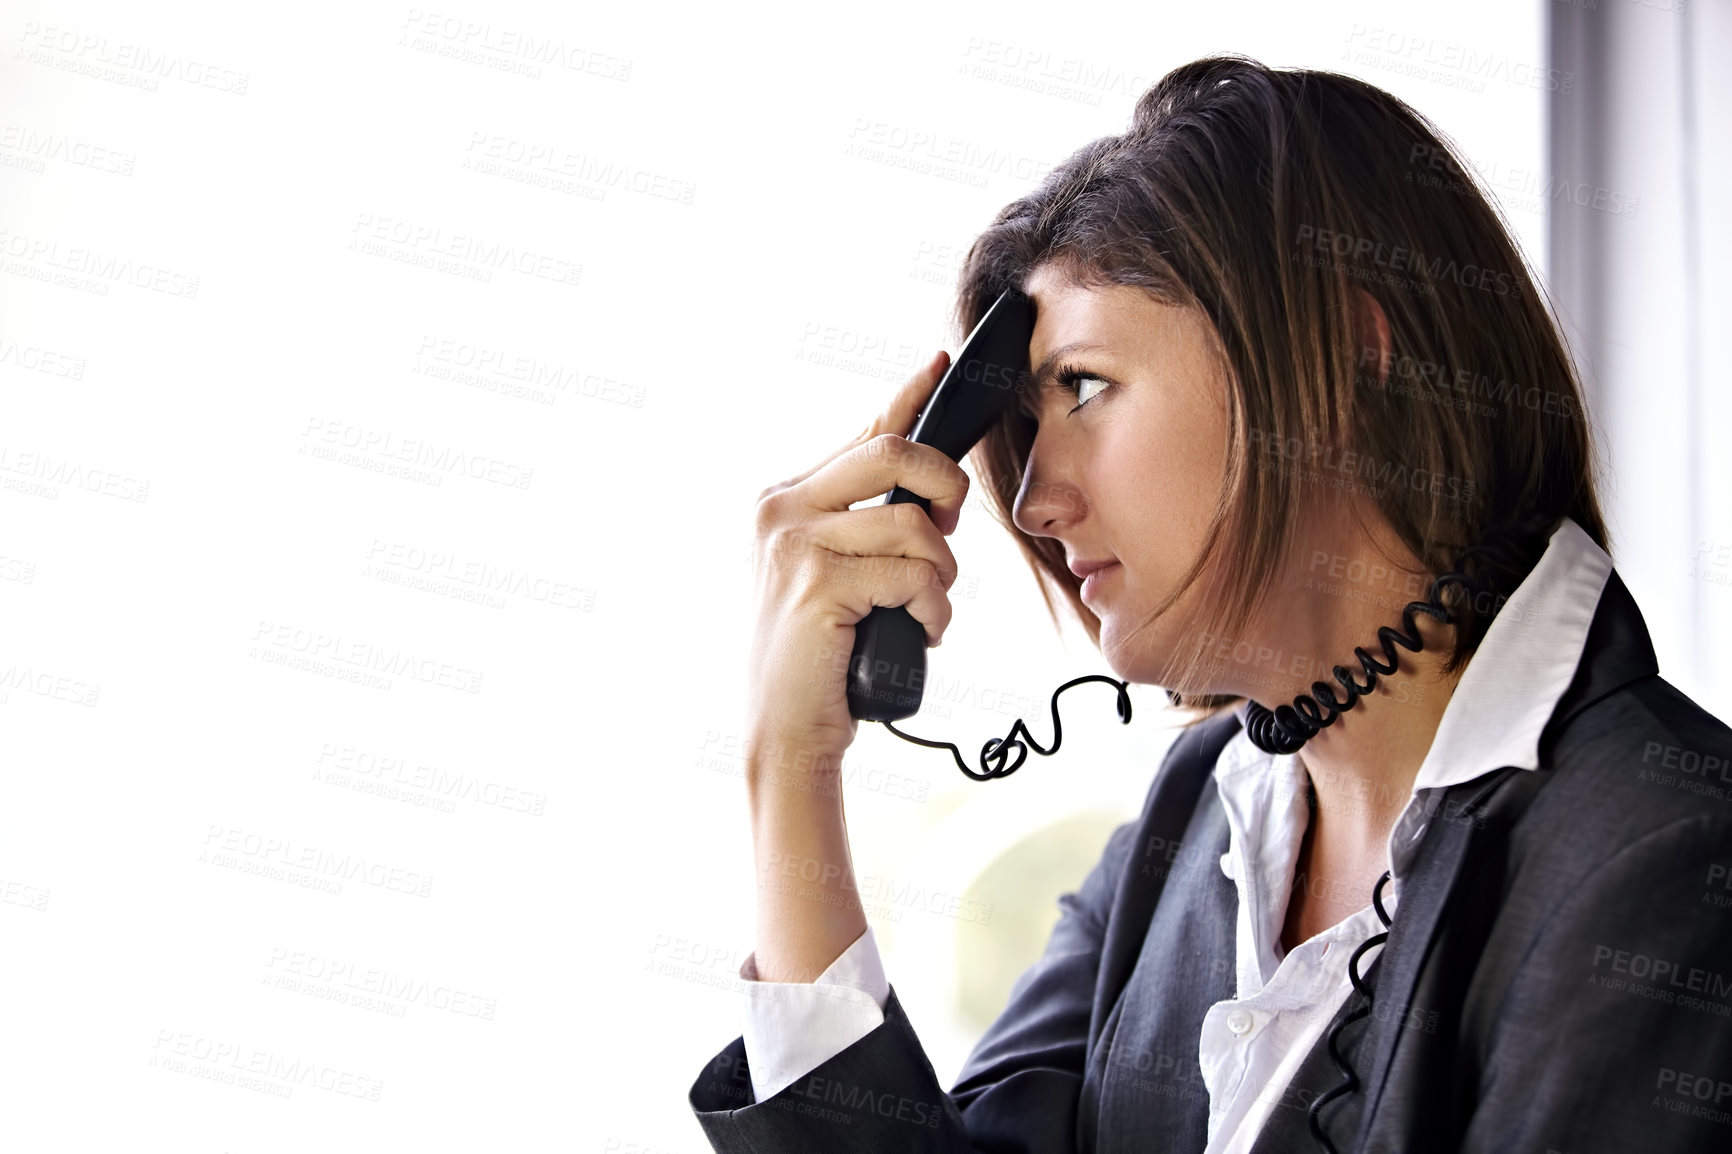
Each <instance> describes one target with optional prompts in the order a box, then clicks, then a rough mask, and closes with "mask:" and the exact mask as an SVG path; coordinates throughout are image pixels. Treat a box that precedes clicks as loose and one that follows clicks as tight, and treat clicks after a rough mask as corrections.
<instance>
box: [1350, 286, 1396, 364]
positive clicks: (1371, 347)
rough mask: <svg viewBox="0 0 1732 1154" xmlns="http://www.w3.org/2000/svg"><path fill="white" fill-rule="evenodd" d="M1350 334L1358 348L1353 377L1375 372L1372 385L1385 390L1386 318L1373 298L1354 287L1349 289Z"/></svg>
mask: <svg viewBox="0 0 1732 1154" xmlns="http://www.w3.org/2000/svg"><path fill="white" fill-rule="evenodd" d="M1353 332H1354V339H1355V341H1356V342H1357V344H1358V346H1359V353H1358V360H1357V361H1356V362H1355V364H1354V366H1353V375H1354V376H1355V377H1356V378H1357V377H1358V376H1359V375H1360V374H1362V373H1364V374H1369V373H1371V372H1372V371H1373V370H1375V376H1374V377H1373V378H1372V380H1373V383H1374V384H1375V385H1376V387H1377V388H1379V389H1382V388H1385V387H1387V386H1388V384H1389V361H1390V357H1391V355H1392V354H1391V349H1392V347H1393V344H1392V342H1391V341H1390V339H1389V318H1388V317H1387V316H1386V315H1384V312H1383V306H1382V305H1380V304H1378V303H1377V298H1376V297H1374V296H1372V295H1371V294H1370V293H1368V292H1366V291H1365V290H1364V289H1362V288H1360V287H1359V286H1358V285H1354V286H1353Z"/></svg>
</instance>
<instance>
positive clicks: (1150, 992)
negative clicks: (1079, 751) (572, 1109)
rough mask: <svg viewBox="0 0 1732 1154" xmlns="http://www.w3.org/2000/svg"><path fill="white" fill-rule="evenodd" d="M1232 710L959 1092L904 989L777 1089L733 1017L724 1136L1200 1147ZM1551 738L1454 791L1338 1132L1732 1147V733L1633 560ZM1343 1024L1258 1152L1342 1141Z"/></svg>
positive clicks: (1438, 816)
mask: <svg viewBox="0 0 1732 1154" xmlns="http://www.w3.org/2000/svg"><path fill="white" fill-rule="evenodd" d="M1238 727H1239V722H1238V719H1237V718H1236V717H1235V716H1234V714H1233V713H1231V712H1222V713H1218V714H1216V715H1214V716H1213V717H1211V718H1209V719H1207V720H1205V721H1202V722H1200V723H1198V724H1196V725H1194V726H1192V727H1190V728H1189V729H1187V730H1186V731H1185V732H1184V733H1183V734H1182V735H1181V736H1180V738H1179V740H1178V741H1177V742H1175V743H1174V745H1173V748H1172V749H1171V751H1170V752H1169V753H1168V755H1167V758H1166V760H1165V761H1164V762H1163V764H1162V768H1161V771H1160V772H1159V773H1158V774H1157V775H1156V776H1155V779H1154V783H1153V785H1152V786H1151V788H1150V791H1149V795H1148V800H1147V803H1146V805H1145V806H1144V809H1143V813H1142V816H1141V817H1140V818H1139V819H1138V820H1136V821H1133V822H1128V823H1126V824H1124V825H1122V826H1120V827H1119V828H1118V829H1117V830H1115V831H1114V832H1113V834H1112V835H1111V837H1110V838H1109V839H1108V841H1107V845H1106V850H1105V852H1104V853H1103V854H1102V856H1101V860H1100V862H1099V864H1097V865H1096V866H1095V868H1094V870H1093V871H1092V872H1091V873H1090V874H1089V876H1088V877H1087V879H1085V880H1084V882H1083V883H1082V885H1081V886H1080V887H1079V888H1078V889H1077V890H1076V891H1075V892H1074V893H1069V894H1066V895H1064V896H1063V897H1062V898H1060V899H1059V906H1060V908H1061V910H1062V917H1061V918H1060V920H1059V923H1058V925H1057V927H1056V928H1055V929H1054V930H1053V934H1052V938H1051V940H1050V941H1049V942H1048V944H1047V947H1046V951H1045V953H1044V954H1043V955H1042V957H1041V958H1040V960H1039V961H1037V962H1036V963H1035V964H1034V965H1033V966H1032V967H1030V968H1029V969H1028V970H1027V971H1026V972H1025V973H1024V974H1023V975H1022V976H1021V977H1020V978H1019V979H1018V980H1017V983H1016V985H1015V987H1014V988H1013V990H1012V992H1011V996H1010V1001H1009V1004H1008V1005H1006V1007H1005V1009H1004V1012H1003V1014H1001V1015H1000V1016H999V1018H998V1020H997V1021H995V1022H994V1023H993V1024H992V1026H991V1027H990V1028H988V1030H987V1031H986V1033H985V1035H984V1036H983V1037H982V1038H981V1040H980V1042H979V1044H978V1045H977V1046H976V1048H975V1050H974V1052H973V1053H972V1054H971V1055H970V1056H969V1059H968V1061H967V1063H966V1064H965V1065H964V1067H963V1070H962V1073H961V1075H960V1077H959V1078H958V1080H957V1083H956V1085H955V1086H953V1087H952V1088H951V1091H950V1093H949V1094H946V1093H944V1091H943V1089H942V1088H941V1087H940V1086H939V1084H938V1081H937V1079H936V1078H935V1076H934V1074H933V1071H932V1066H931V1064H930V1063H929V1062H928V1061H927V1059H926V1055H925V1054H924V1053H923V1052H922V1050H921V1048H920V1042H919V1040H918V1039H917V1038H916V1037H915V1033H914V1029H913V1027H912V1025H911V1024H910V1023H909V1021H908V1017H907V1015H906V1014H905V1013H904V1012H903V1010H902V1006H901V1004H900V1003H899V1002H898V1001H897V998H896V992H895V988H894V987H892V988H891V991H890V997H889V1001H888V1003H887V1004H886V1006H885V1009H884V1022H883V1024H882V1025H880V1026H879V1027H878V1028H876V1029H874V1030H873V1031H872V1032H871V1033H869V1034H867V1035H866V1036H865V1037H864V1038H861V1039H860V1040H859V1041H858V1042H856V1043H854V1044H853V1045H852V1046H850V1047H848V1048H847V1049H846V1050H843V1051H842V1052H841V1053H839V1054H837V1055H836V1056H834V1057H833V1058H831V1059H830V1060H829V1061H827V1062H825V1063H823V1064H822V1065H821V1066H819V1067H818V1068H817V1069H816V1070H814V1071H812V1072H811V1073H810V1074H808V1075H806V1076H805V1077H802V1078H800V1079H799V1080H798V1081H796V1082H794V1083H793V1084H792V1085H790V1086H788V1087H787V1088H786V1089H784V1090H782V1091H781V1092H780V1093H778V1094H777V1095H776V1096H775V1097H774V1098H772V1099H770V1100H769V1101H767V1102H755V1101H754V1100H753V1097H752V1089H751V1081H750V1072H749V1070H748V1068H747V1065H746V1056H745V1048H744V1042H743V1040H742V1039H740V1038H736V1039H734V1041H733V1042H732V1043H731V1044H730V1045H728V1046H727V1047H726V1048H724V1049H723V1050H722V1051H721V1052H720V1053H719V1054H717V1055H716V1056H715V1057H714V1058H713V1059H711V1060H710V1062H709V1063H708V1064H707V1065H706V1066H705V1068H704V1070H703V1071H702V1073H701V1074H699V1076H698V1078H697V1080H696V1081H695V1082H694V1083H693V1084H692V1087H691V1090H690V1094H689V1100H690V1103H691V1106H692V1109H693V1110H694V1112H695V1113H696V1115H697V1119H698V1122H699V1123H700V1125H701V1126H702V1127H703V1130H704V1133H705V1135H706V1136H707V1137H708V1138H709V1140H710V1142H711V1144H712V1145H713V1146H714V1147H715V1149H717V1150H719V1151H724V1152H726V1154H784V1152H785V1154H809V1152H814V1151H860V1152H865V1151H898V1152H900V1151H944V1152H947V1154H960V1152H963V1151H982V1152H986V1151H991V1152H995V1154H996V1152H1000V1151H1003V1152H1009V1151H1028V1152H1035V1151H1040V1152H1051V1154H1059V1152H1070V1151H1088V1152H1096V1151H1099V1152H1107V1151H1115V1152H1117V1151H1123V1152H1125V1154H1131V1152H1133V1151H1135V1152H1138V1154H1157V1152H1158V1154H1171V1152H1177V1151H1185V1152H1195V1151H1201V1150H1202V1149H1203V1147H1204V1145H1205V1142H1206V1137H1207V1125H1208V1117H1209V1096H1208V1091H1207V1089H1206V1088H1205V1087H1204V1084H1203V1080H1202V1072H1201V1070H1200V1068H1199V1066H1198V1039H1199V1037H1200V1035H1201V1030H1202V1021H1203V1015H1204V1013H1205V1012H1206V1011H1207V1010H1208V1008H1209V1007H1210V1006H1211V1005H1212V1004H1213V1003H1215V1002H1218V1001H1221V1000H1222V999H1225V998H1231V997H1233V996H1235V994H1236V989H1235V978H1234V964H1233V959H1234V956H1235V955H1234V945H1235V937H1234V932H1235V919H1236V917H1237V913H1238V898H1237V893H1236V891H1235V889H1234V887H1233V884H1232V882H1231V881H1229V880H1228V879H1227V878H1226V877H1224V876H1223V875H1222V873H1221V870H1220V868H1219V865H1218V862H1219V859H1220V856H1221V854H1222V853H1224V852H1226V849H1227V822H1226V817H1225V815H1224V813H1223V812H1222V809H1221V805H1220V799H1219V795H1218V793H1217V791H1216V790H1215V789H1214V788H1213V773H1212V771H1213V768H1214V763H1215V758H1216V756H1217V755H1218V754H1219V752H1220V750H1221V748H1222V746H1223V745H1225V743H1226V742H1227V740H1228V739H1229V738H1230V737H1231V736H1232V735H1233V734H1234V733H1235V732H1237V730H1238ZM1539 754H1540V768H1539V769H1538V770H1533V771H1528V770H1522V769H1517V768H1514V767H1510V768H1505V769H1503V770H1499V771H1497V772H1495V773H1493V774H1490V775H1488V776H1486V777H1482V778H1480V779H1478V780H1477V781H1474V782H1470V783H1467V784H1464V785H1458V786H1454V787H1452V788H1450V789H1448V790H1447V791H1445V792H1444V794H1443V795H1442V800H1441V804H1439V805H1438V806H1437V811H1436V813H1435V814H1434V815H1433V816H1432V818H1431V819H1430V821H1429V822H1428V824H1427V826H1426V830H1425V833H1424V837H1423V840H1422V842H1421V843H1420V846H1419V849H1418V852H1417V856H1416V857H1415V860H1414V862H1413V865H1412V866H1411V869H1410V872H1409V874H1408V875H1407V877H1406V878H1405V879H1404V887H1403V890H1402V894H1401V902H1400V905H1399V907H1398V909H1397V910H1396V914H1395V921H1394V925H1393V927H1392V928H1391V930H1390V936H1389V940H1388V942H1387V943H1386V944H1385V945H1384V948H1383V950H1382V951H1381V952H1380V953H1379V955H1378V956H1377V958H1376V959H1375V960H1374V961H1373V962H1372V963H1371V965H1370V966H1369V967H1368V969H1367V970H1365V971H1364V972H1365V973H1366V975H1367V980H1368V981H1369V982H1370V984H1371V986H1372V992H1371V998H1370V1002H1369V1011H1368V1012H1366V1013H1363V1014H1361V1015H1360V1016H1359V1017H1358V1020H1356V1021H1353V1022H1351V1023H1349V1024H1348V1025H1347V1026H1346V1027H1345V1028H1344V1029H1343V1030H1342V1031H1341V1034H1340V1039H1339V1044H1340V1046H1341V1049H1342V1056H1343V1057H1344V1058H1345V1060H1346V1062H1347V1064H1348V1065H1349V1066H1350V1067H1351V1069H1352V1071H1353V1075H1354V1077H1355V1078H1356V1080H1357V1083H1358V1087H1359V1088H1358V1091H1357V1092H1356V1093H1353V1094H1351V1095H1348V1096H1346V1097H1345V1098H1337V1099H1335V1100H1332V1101H1330V1102H1328V1103H1327V1104H1326V1105H1325V1106H1324V1107H1323V1109H1322V1110H1321V1118H1322V1122H1323V1125H1324V1129H1325V1131H1326V1133H1327V1135H1328V1136H1329V1138H1330V1141H1331V1142H1332V1144H1333V1146H1334V1148H1335V1149H1336V1150H1338V1151H1341V1152H1343V1154H1345V1152H1347V1151H1390V1152H1401V1154H1428V1152H1432V1151H1446V1150H1447V1151H1458V1150H1459V1151H1534V1152H1536V1154H1546V1152H1549V1151H1557V1152H1560V1154H1584V1152H1589V1151H1595V1152H1597V1151H1626V1150H1639V1151H1643V1152H1647V1154H1658V1152H1661V1151H1703V1152H1707V1151H1728V1150H1732V1016H1729V1015H1732V730H1729V729H1728V728H1727V726H1726V725H1725V724H1723V723H1722V722H1721V721H1719V720H1718V719H1717V718H1715V717H1714V716H1713V715H1711V714H1709V713H1707V712H1706V711H1704V710H1703V709H1702V708H1701V707H1699V706H1698V705H1696V704H1695V703H1694V702H1692V701H1691V700H1690V699H1689V698H1687V697H1685V696H1684V695H1683V694H1682V693H1680V692H1678V690H1677V689H1675V688H1673V687H1672V686H1671V685H1669V684H1668V683H1667V682H1665V681H1664V680H1662V679H1661V678H1660V676H1659V673H1658V667H1657V664H1656V662H1655V658H1654V650H1653V646H1652V644H1651V642H1650V641H1649V638H1648V632H1647V628H1646V626H1645V625H1644V624H1643V621H1642V616H1641V613H1640V611H1639V610H1638V609H1637V607H1636V603H1635V601H1634V600H1633V599H1632V598H1631V597H1630V594H1629V591H1628V590H1627V589H1626V588H1625V586H1624V583H1623V581H1622V580H1620V579H1619V577H1618V575H1617V573H1616V572H1615V571H1614V572H1613V573H1612V574H1611V575H1610V577H1609V578H1608V579H1607V583H1606V587H1605V590H1604V592H1603V593H1602V595H1601V598H1600V603H1599V606H1598V608H1597V610H1596V612H1595V616H1594V619H1593V623H1592V625H1591V627H1590V629H1589V632H1588V636H1587V640H1586V644H1585V646H1584V650H1583V654H1582V657H1581V660H1580V662H1579V664H1578V667H1577V670H1576V675H1575V678H1574V680H1573V681H1572V682H1571V684H1570V686H1569V688H1568V689H1567V690H1566V691H1565V692H1564V695H1563V697H1562V698H1561V699H1560V700H1559V702H1558V705H1557V708H1556V709H1555V710H1554V712H1553V714H1552V717H1551V720H1550V722H1548V724H1547V726H1546V729H1545V730H1544V732H1543V733H1542V736H1541V739H1540V746H1539ZM1366 1005H1367V1002H1366V999H1365V998H1363V997H1361V996H1360V995H1359V994H1357V993H1354V994H1350V995H1349V996H1348V999H1347V1001H1346V1002H1345V1003H1344V1004H1343V1006H1342V1008H1341V1010H1340V1012H1339V1013H1338V1015H1337V1018H1338V1019H1339V1018H1342V1017H1346V1016H1347V1015H1349V1014H1352V1013H1354V1012H1355V1011H1360V1010H1364V1009H1365V1008H1366ZM1327 1037H1328V1034H1327V1031H1326V1032H1325V1034H1324V1036H1323V1037H1322V1038H1320V1039H1319V1041H1318V1043H1317V1045H1316V1046H1314V1047H1313V1048H1312V1050H1311V1051H1310V1053H1309V1054H1308V1055H1307V1057H1306V1059H1305V1061H1304V1063H1303V1064H1302V1065H1301V1067H1300V1068H1299V1070H1298V1072H1297V1073H1296V1074H1295V1076H1294V1078H1293V1081H1292V1083H1291V1085H1289V1086H1288V1087H1287V1088H1286V1090H1285V1092H1284V1093H1283V1094H1282V1096H1281V1100H1280V1103H1279V1104H1278V1105H1277V1106H1276V1107H1275V1109H1274V1110H1272V1111H1271V1113H1270V1115H1269V1119H1268V1121H1267V1122H1266V1123H1265V1125H1264V1127H1263V1128H1262V1130H1261V1131H1260V1132H1259V1135H1258V1139H1257V1142H1256V1144H1255V1146H1254V1154H1285V1152H1288V1151H1310V1150H1320V1149H1323V1147H1321V1146H1319V1145H1318V1144H1317V1143H1316V1142H1315V1140H1314V1139H1313V1137H1312V1135H1311V1133H1310V1130H1309V1126H1308V1122H1307V1116H1306V1115H1307V1108H1308V1107H1309V1106H1310V1104H1311V1101H1312V1100H1313V1099H1314V1098H1315V1097H1316V1096H1317V1095H1318V1094H1320V1093H1323V1092H1326V1091H1327V1090H1329V1089H1330V1088H1331V1087H1333V1086H1335V1085H1336V1084H1337V1083H1338V1082H1339V1081H1341V1075H1340V1073H1339V1071H1338V1070H1337V1068H1336V1065H1335V1063H1334V1062H1333V1061H1332V1060H1331V1057H1330V1055H1329V1053H1328V1048H1327V1044H1326V1043H1327Z"/></svg>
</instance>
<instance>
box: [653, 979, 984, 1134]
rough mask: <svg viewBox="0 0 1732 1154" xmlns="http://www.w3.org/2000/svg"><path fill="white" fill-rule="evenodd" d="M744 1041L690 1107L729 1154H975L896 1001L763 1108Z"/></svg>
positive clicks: (892, 996) (706, 1079)
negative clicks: (862, 1032)
mask: <svg viewBox="0 0 1732 1154" xmlns="http://www.w3.org/2000/svg"><path fill="white" fill-rule="evenodd" d="M753 1080H754V1075H753V1071H752V1069H751V1065H750V1063H749V1061H748V1059H747V1055H746V1048H745V1040H744V1038H735V1039H734V1040H733V1041H732V1042H731V1043H729V1044H728V1045H727V1046H726V1047H725V1048H724V1049H723V1050H722V1051H721V1052H720V1053H718V1054H717V1055H716V1056H715V1057H713V1058H711V1059H710V1061H709V1062H708V1063H707V1064H706V1065H705V1066H704V1069H703V1070H702V1072H701V1073H699V1075H698V1077H697V1080H696V1081H694V1082H693V1083H692V1087H691V1090H690V1091H689V1092H688V1094H687V1099H688V1101H689V1103H690V1105H691V1107H692V1111H693V1113H694V1114H695V1115H696V1117H697V1121H698V1125H699V1126H700V1127H702V1129H703V1131H704V1136H705V1137H706V1138H708V1139H709V1141H710V1145H711V1147H712V1148H714V1149H715V1150H718V1151H721V1152H722V1154H809V1152H810V1151H816V1150H822V1151H825V1152H826V1154H876V1152H879V1151H884V1150H896V1151H899V1152H908V1154H924V1152H933V1154H936V1152H943V1154H960V1152H963V1151H970V1150H972V1147H971V1146H970V1145H969V1143H968V1138H967V1132H966V1130H965V1129H964V1127H963V1123H962V1117H961V1115H960V1114H959V1113H958V1112H957V1109H956V1106H955V1105H954V1103H953V1102H952V1101H951V1099H950V1097H949V1096H948V1095H947V1094H945V1092H944V1090H943V1089H942V1087H940V1086H939V1084H938V1077H937V1075H936V1074H935V1073H934V1072H933V1069H932V1063H931V1061H930V1060H929V1059H928V1058H927V1057H926V1052H925V1051H924V1050H923V1049H922V1048H921V1046H920V1040H919V1039H918V1038H917V1037H916V1036H915V1034H914V1028H913V1026H912V1025H911V1024H910V1023H909V1021H908V1018H907V1015H906V1014H905V1013H904V1012H903V1010H902V1006H901V1003H900V1002H898V1001H897V999H896V992H895V991H894V990H890V991H889V992H888V993H887V994H886V997H885V1003H884V1010H883V1021H882V1022H880V1023H879V1025H878V1026H877V1028H875V1029H873V1030H872V1031H870V1032H869V1033H867V1034H866V1035H865V1036H864V1037H862V1038H860V1039H859V1040H858V1041H856V1042H854V1043H853V1044H852V1045H850V1046H848V1047H847V1048H845V1049H843V1050H842V1051H841V1052H840V1053H838V1054H836V1055H835V1056H833V1057H831V1058H830V1059H829V1060H827V1061H825V1062H823V1063H822V1064H820V1065H819V1066H818V1067H817V1068H815V1069H813V1070H811V1071H810V1072H808V1073H805V1074H802V1075H800V1076H799V1077H796V1078H795V1079H794V1080H793V1081H792V1082H790V1083H789V1084H788V1085H786V1086H784V1087H783V1088H782V1089H781V1090H780V1091H778V1092H777V1093H776V1094H775V1096H774V1097H771V1098H767V1099H763V1100H757V1099H755V1097H754V1095H753V1093H752V1089H751V1087H752V1083H753Z"/></svg>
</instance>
